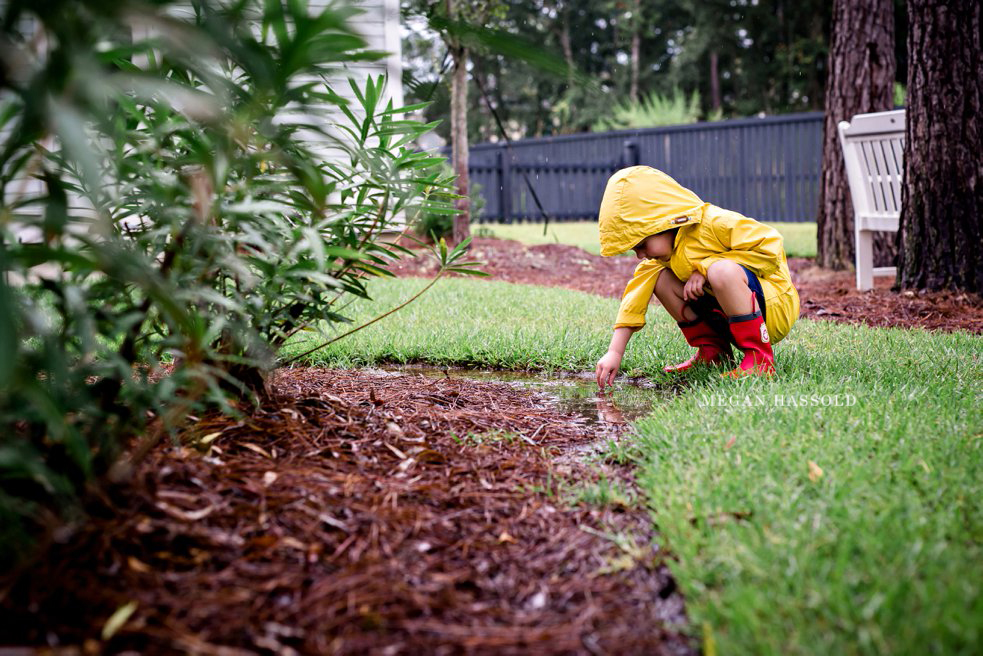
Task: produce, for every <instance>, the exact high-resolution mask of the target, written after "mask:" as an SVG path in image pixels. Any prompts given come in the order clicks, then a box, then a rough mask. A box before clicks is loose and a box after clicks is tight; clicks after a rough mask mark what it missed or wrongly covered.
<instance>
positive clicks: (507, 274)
mask: <svg viewBox="0 0 983 656" xmlns="http://www.w3.org/2000/svg"><path fill="white" fill-rule="evenodd" d="M472 243H473V247H472V250H471V254H470V255H471V257H472V258H473V259H475V260H481V261H483V262H486V264H485V266H483V267H482V270H483V271H486V272H487V273H489V274H491V277H492V278H494V279H497V280H505V281H508V282H519V283H529V284H536V285H546V286H552V287H565V288H568V289H576V290H579V291H584V292H589V293H591V294H599V295H601V296H608V297H612V298H621V294H622V292H623V291H624V289H625V283H626V282H627V281H628V280H629V279H630V278H631V274H632V271H633V270H634V268H635V265H636V264H637V263H638V261H637V260H636V259H635V258H634V256H623V257H600V256H598V255H591V254H590V253H587V252H586V251H584V250H582V249H580V248H577V247H575V246H567V245H564V244H542V245H538V246H524V245H523V244H521V243H519V242H517V241H512V240H508V239H490V238H477V239H475V240H474V241H473V242H472ZM436 269H437V265H436V262H435V261H434V260H433V259H432V258H427V257H419V258H415V259H407V260H403V261H402V262H400V263H398V264H397V265H396V267H395V268H394V269H393V270H394V272H395V273H397V275H404V276H407V275H424V276H425V275H429V274H432V273H433V272H434V271H436ZM789 269H790V270H791V272H792V280H793V282H794V284H795V286H796V288H797V289H798V290H799V298H800V301H801V309H800V316H802V317H808V318H810V319H826V320H831V321H841V322H846V323H858V324H867V325H871V326H900V327H905V328H924V329H927V330H943V331H953V330H965V331H969V332H972V333H977V334H980V333H983V299H981V298H980V297H979V296H976V295H972V294H955V293H951V292H924V293H919V292H895V291H892V290H891V285H893V284H894V279H893V278H875V283H876V287H875V289H872V290H870V291H866V292H859V291H857V289H856V279H855V277H854V273H853V272H851V271H829V270H826V269H822V268H820V267H817V266H815V264H814V263H813V261H812V260H809V259H804V258H792V259H790V260H789Z"/></svg>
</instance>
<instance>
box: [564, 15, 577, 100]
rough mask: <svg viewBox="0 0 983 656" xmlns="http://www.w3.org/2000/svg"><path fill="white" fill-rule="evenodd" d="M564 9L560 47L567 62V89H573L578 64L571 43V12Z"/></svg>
mask: <svg viewBox="0 0 983 656" xmlns="http://www.w3.org/2000/svg"><path fill="white" fill-rule="evenodd" d="M568 11H569V10H568V9H566V8H564V9H563V20H562V22H561V24H560V47H561V48H562V49H563V60H564V61H566V63H567V89H568V90H570V89H573V72H574V70H576V65H575V64H574V62H573V45H571V43H570V14H569V13H568Z"/></svg>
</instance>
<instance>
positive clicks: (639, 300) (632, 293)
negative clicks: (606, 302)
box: [614, 260, 669, 328]
mask: <svg viewBox="0 0 983 656" xmlns="http://www.w3.org/2000/svg"><path fill="white" fill-rule="evenodd" d="M668 266H669V265H668V264H666V263H665V262H660V261H659V260H643V261H642V262H641V263H640V264H639V265H638V266H637V267H635V274H634V275H633V276H632V278H631V280H629V281H628V285H627V286H626V287H625V293H624V294H622V296H621V307H620V308H618V318H617V320H616V321H615V324H614V327H615V328H621V327H623V326H628V327H632V328H636V327H637V328H641V327H642V326H644V325H645V310H647V309H648V305H649V299H651V298H652V294H654V293H655V281H656V280H658V278H659V272H660V271H662V270H663V269H665V268H667V267H668Z"/></svg>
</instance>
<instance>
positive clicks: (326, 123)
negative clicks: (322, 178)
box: [0, 0, 403, 241]
mask: <svg viewBox="0 0 983 656" xmlns="http://www.w3.org/2000/svg"><path fill="white" fill-rule="evenodd" d="M2 4H3V2H2V0H0V6H2ZM308 4H309V8H310V10H311V12H315V11H320V10H323V9H324V8H326V7H329V6H332V5H335V6H336V5H337V3H332V2H326V1H325V0H311V1H310V2H309V3H308ZM351 4H353V5H355V6H356V7H358V8H360V9H362V10H363V13H361V14H358V15H356V16H355V17H353V18H352V23H353V25H354V27H355V28H356V30H357V31H358V32H359V33H360V34H361V35H362V36H363V37H365V39H366V41H367V43H368V47H369V48H370V49H372V50H380V51H385V52H388V53H389V55H388V56H387V57H386V58H384V59H381V60H378V61H375V62H358V63H355V64H351V65H348V66H346V67H345V69H344V70H343V71H341V72H339V74H338V76H337V79H335V80H332V87H333V90H334V91H335V92H336V93H337V94H338V95H340V96H342V97H345V98H348V99H350V100H351V101H352V105H351V108H352V110H353V111H354V113H355V114H356V115H358V114H359V111H358V101H357V100H356V99H355V97H354V94H353V93H352V90H351V88H350V86H349V83H348V81H347V80H346V79H345V78H346V77H350V78H352V79H353V80H355V82H356V83H357V84H358V85H359V86H360V87H361V86H363V85H364V84H365V80H366V78H367V77H368V76H369V75H372V76H377V75H379V74H386V75H387V76H388V83H387V85H386V89H385V94H384V96H383V100H382V101H381V102H382V103H383V105H384V104H385V103H386V102H388V101H389V100H390V99H391V100H392V102H393V105H394V106H395V107H401V106H402V105H403V87H402V54H401V52H402V49H401V47H400V33H399V32H400V30H399V2H398V0H351ZM186 12H187V14H188V17H189V18H190V17H191V9H190V7H188V9H187V10H186ZM169 13H171V15H173V16H176V17H180V16H182V14H184V13H185V12H184V11H182V8H181V7H180V6H171V7H170V8H169ZM28 20H30V19H28ZM32 22H33V21H32ZM39 45H41V46H42V47H43V43H41V42H39ZM135 63H137V62H135ZM296 118H297V119H303V120H306V121H310V122H312V123H316V124H318V125H320V126H321V127H322V128H323V129H324V130H325V131H327V132H329V133H332V134H335V135H338V136H339V137H343V136H344V135H343V133H340V132H339V131H337V130H336V129H335V126H336V125H337V124H338V123H339V122H347V119H346V118H345V117H344V115H343V114H342V113H341V112H340V111H338V109H337V108H336V107H334V106H331V105H325V106H322V107H317V108H314V111H313V112H308V113H306V114H305V115H299V116H296ZM284 119H285V120H288V121H289V120H290V118H289V117H287V116H285V117H284ZM3 138H4V133H3V132H0V143H2V141H3ZM308 141H309V144H310V146H311V147H312V149H313V150H314V151H315V152H317V153H320V154H322V155H323V156H324V157H325V159H334V158H338V157H340V156H341V154H340V152H339V151H338V150H337V149H334V148H331V146H330V140H328V139H325V138H324V137H323V136H321V135H319V134H317V133H311V134H310V135H309V136H308ZM43 192H44V186H43V183H42V182H41V181H40V180H37V179H35V178H28V177H24V178H22V179H19V180H15V181H14V182H13V184H10V185H8V186H7V191H6V193H5V194H4V198H3V204H4V205H7V204H8V203H10V202H12V201H13V199H14V198H17V197H27V196H37V195H40V194H42V193H43ZM74 200H75V202H74V203H73V204H76V205H85V203H83V202H81V199H74ZM85 209H87V210H89V211H91V208H85ZM15 232H16V234H17V235H18V238H20V239H23V240H32V241H33V240H35V239H38V238H39V235H37V234H34V233H35V232H36V230H35V231H33V232H31V231H28V230H25V229H19V230H15Z"/></svg>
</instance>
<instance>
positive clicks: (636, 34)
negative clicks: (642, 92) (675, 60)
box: [628, 0, 642, 103]
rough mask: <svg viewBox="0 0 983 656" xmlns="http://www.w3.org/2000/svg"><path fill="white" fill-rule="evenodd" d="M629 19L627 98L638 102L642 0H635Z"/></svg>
mask: <svg viewBox="0 0 983 656" xmlns="http://www.w3.org/2000/svg"><path fill="white" fill-rule="evenodd" d="M631 19H632V21H631V22H632V29H631V86H630V88H629V89H628V99H629V100H631V102H633V103H635V102H638V78H639V70H638V69H639V67H640V66H641V62H642V0H635V3H634V5H633V7H632V16H631Z"/></svg>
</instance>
